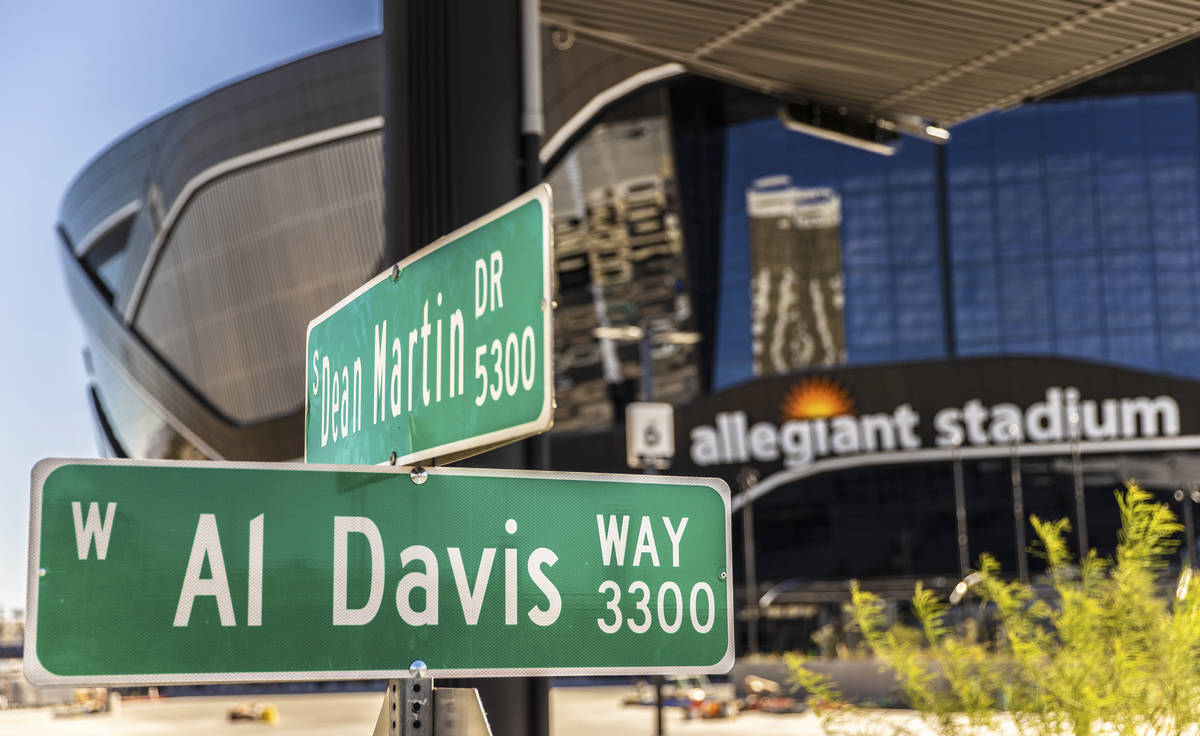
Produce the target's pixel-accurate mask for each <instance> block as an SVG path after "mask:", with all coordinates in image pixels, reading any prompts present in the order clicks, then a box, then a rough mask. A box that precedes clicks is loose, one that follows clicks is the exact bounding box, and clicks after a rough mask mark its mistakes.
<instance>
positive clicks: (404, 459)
mask: <svg viewBox="0 0 1200 736" xmlns="http://www.w3.org/2000/svg"><path fill="white" fill-rule="evenodd" d="M533 201H537V202H539V203H541V206H542V299H541V303H542V347H543V352H544V356H543V365H542V375H544V376H545V380H544V381H543V382H542V384H543V388H544V391H543V394H542V409H541V411H540V412H538V415H537V418H536V419H532V420H530V421H528V422H524V423H522V424H515V425H513V426H511V427H505V428H504V429H497V430H495V431H492V432H487V433H485V434H480V435H475V436H474V437H468V438H465V439H461V440H454V441H453V442H447V443H446V444H444V445H438V446H436V447H431V448H429V449H427V450H421V451H420V452H410V453H408V454H407V455H398V456H397V457H396V460H395V463H396V464H397V465H409V464H413V463H414V462H417V461H426V462H428V461H432V460H438V459H439V458H442V457H445V456H448V455H458V458H462V457H464V455H460V454H459V453H465V452H470V451H471V450H475V449H478V450H479V451H481V452H482V451H484V450H487V449H490V448H492V447H495V446H498V445H502V444H506V443H508V442H515V441H516V440H519V439H522V438H525V437H529V436H532V435H536V434H540V433H542V432H546V431H548V430H549V429H550V428H551V427H552V426H554V295H553V284H552V273H553V271H554V228H553V226H552V225H551V218H552V217H553V216H554V201H553V196H552V194H551V191H550V185H549V184H545V183H543V184H539V185H537V186H536V187H534V188H533V189H530V190H529V191H528V192H525V193H524V194H522V195H521V196H519V197H517V198H516V199H513V200H511V201H509V202H507V203H505V204H504V205H502V206H500V207H498V208H496V209H494V210H492V211H491V212H489V213H487V214H486V215H483V216H481V217H478V218H476V219H474V220H472V221H471V222H469V223H467V224H466V225H463V226H462V227H460V228H458V229H457V230H455V231H454V232H452V233H450V234H449V235H443V236H442V237H440V238H438V239H437V240H435V241H433V242H432V243H430V244H429V245H427V246H425V247H424V248H422V249H420V250H419V251H417V252H415V253H413V254H411V255H409V256H408V257H407V258H405V259H404V260H402V261H400V262H399V263H397V264H396V267H397V268H399V269H400V270H401V271H404V269H405V268H407V267H408V266H410V265H412V264H413V263H415V262H417V261H419V260H421V259H422V258H424V257H426V256H428V255H430V254H432V253H433V252H435V251H437V250H439V249H441V248H443V247H445V246H447V245H450V244H451V243H453V242H455V241H456V240H458V239H459V238H461V237H463V236H464V235H467V234H468V233H470V232H472V231H475V230H478V229H479V228H481V227H483V226H484V225H487V224H488V223H490V222H492V221H494V220H498V219H499V218H501V217H503V216H504V215H507V214H508V213H509V212H512V211H513V210H516V209H518V208H520V207H522V206H524V205H526V204H528V203H529V202H533ZM391 278H392V269H391V268H389V269H388V270H386V271H384V272H383V273H381V274H379V275H377V276H375V278H373V279H371V280H370V281H368V282H367V283H365V284H363V285H362V286H360V287H358V288H357V289H355V290H354V291H352V292H350V293H349V294H348V295H347V296H345V297H343V298H342V299H341V301H339V302H338V303H337V304H334V305H333V306H332V307H330V308H329V309H326V310H325V311H324V312H322V313H321V314H320V315H318V316H317V317H315V318H313V319H312V320H311V321H310V322H309V323H308V330H307V331H306V332H305V335H304V363H305V368H304V417H305V431H304V461H305V462H308V413H309V401H310V400H311V398H312V397H311V396H310V395H309V385H308V365H309V363H310V359H311V356H312V353H311V352H310V350H309V349H310V346H311V345H312V342H311V341H312V331H313V328H314V327H316V326H317V325H319V324H321V323H322V322H324V321H325V320H327V319H329V318H330V317H332V316H333V315H334V314H335V313H337V312H338V311H339V310H341V309H342V308H343V307H345V306H346V305H348V304H350V303H351V302H353V301H354V300H355V299H357V298H358V297H359V296H361V295H362V294H363V293H365V292H366V291H367V290H369V289H371V288H372V287H374V286H375V285H376V284H378V283H380V282H382V281H385V280H388V279H391ZM375 462H377V463H389V462H391V459H390V458H386V457H385V458H380V459H378V460H376V461H375ZM439 462H440V461H439Z"/></svg>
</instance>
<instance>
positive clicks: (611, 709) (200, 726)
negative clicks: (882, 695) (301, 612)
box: [0, 687, 822, 736]
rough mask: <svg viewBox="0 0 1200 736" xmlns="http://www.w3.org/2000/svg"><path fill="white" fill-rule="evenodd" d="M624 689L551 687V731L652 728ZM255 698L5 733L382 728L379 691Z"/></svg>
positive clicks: (797, 729) (758, 719)
mask: <svg viewBox="0 0 1200 736" xmlns="http://www.w3.org/2000/svg"><path fill="white" fill-rule="evenodd" d="M627 692H628V688H624V687H586V688H584V687H567V688H555V689H554V690H552V691H551V692H550V716H551V733H552V734H554V735H555V736H600V734H604V735H605V736H607V735H608V734H632V735H634V736H641V735H643V734H644V735H646V736H649V734H651V733H653V728H654V709H653V708H650V707H645V706H623V705H621V704H620V700H621V697H622V696H623V695H625V694H626V693H627ZM255 699H256V698H255V697H254V696H249V697H247V696H236V695H230V696H203V697H187V698H164V699H162V700H159V701H158V702H156V703H151V702H149V701H144V700H142V701H126V702H125V703H123V704H122V706H121V710H120V712H119V713H115V714H101V715H93V716H75V717H69V718H61V717H60V718H56V717H54V712H53V709H50V708H37V709H14V710H7V711H0V734H3V735H4V736H26V735H27V734H28V735H29V736H59V735H62V736H68V735H69V734H89V735H94V736H105V735H106V734H135V735H137V736H142V735H146V736H150V735H151V734H179V733H187V734H196V735H197V736H208V735H210V734H213V735H215V734H220V735H221V736H253V734H257V733H260V732H261V733H262V734H263V736H266V734H268V733H269V734H271V735H272V736H284V734H289V735H292V734H294V735H295V736H323V735H325V734H335V733H336V734H362V736H368V735H369V734H370V733H371V729H372V728H373V727H374V725H375V718H376V716H377V715H378V713H379V706H380V704H381V703H382V700H383V696H382V694H380V693H321V694H305V695H272V696H261V697H259V698H257V699H260V700H262V701H264V702H267V703H270V704H272V705H274V706H276V708H278V710H279V715H280V720H279V723H278V725H275V726H268V725H265V724H258V723H250V722H231V721H229V720H227V719H226V713H227V712H228V710H229V708H230V707H231V706H233V705H234V704H235V703H239V702H246V701H249V700H255ZM666 726H667V728H666V730H667V733H668V734H669V735H670V736H740V735H743V734H746V735H748V734H763V735H764V736H771V734H793V735H795V736H809V735H811V736H819V735H820V734H822V731H821V729H820V726H819V725H818V724H817V722H816V721H815V720H814V719H813V718H812V716H809V715H807V714H790V715H771V714H767V713H743V714H741V715H739V716H738V717H736V718H731V719H726V720H705V721H701V720H694V721H685V720H684V719H683V714H682V711H681V710H680V709H679V708H668V709H667V711H666Z"/></svg>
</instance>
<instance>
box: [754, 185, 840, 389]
mask: <svg viewBox="0 0 1200 736" xmlns="http://www.w3.org/2000/svg"><path fill="white" fill-rule="evenodd" d="M746 209H747V211H748V213H749V215H750V269H751V279H750V297H751V308H750V319H751V336H752V342H753V346H754V372H755V374H756V375H762V374H771V373H787V372H790V371H794V370H799V369H802V368H806V367H808V366H816V365H831V364H836V363H842V362H845V360H846V332H845V326H844V325H845V319H844V317H845V299H844V293H843V288H842V253H841V220H842V211H841V198H840V197H839V196H838V194H837V192H835V191H833V190H832V189H828V188H823V187H821V188H801V187H796V186H792V182H791V177H788V176H786V175H780V176H769V177H764V178H761V179H757V180H755V182H754V184H753V185H752V186H751V188H750V189H748V190H747V191H746Z"/></svg>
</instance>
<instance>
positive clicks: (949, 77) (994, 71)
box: [541, 0, 1200, 137]
mask: <svg viewBox="0 0 1200 736" xmlns="http://www.w3.org/2000/svg"><path fill="white" fill-rule="evenodd" d="M541 16H542V21H543V22H544V23H545V24H547V25H549V26H552V27H555V28H558V29H560V30H561V31H564V32H566V33H573V34H575V35H577V36H578V37H579V38H581V39H586V40H588V41H591V42H593V43H595V44H598V45H603V46H607V47H610V48H613V49H618V50H621V51H624V52H626V53H630V54H634V55H637V56H642V57H645V58H649V59H656V60H659V61H662V62H665V63H676V64H679V65H682V67H683V68H685V69H686V70H687V71H688V72H691V73H694V74H698V75H701V76H706V77H711V78H714V79H718V80H722V81H725V82H730V83H734V84H737V85H740V86H743V87H748V88H750V89H755V90H759V91H761V92H765V93H767V94H770V95H773V96H776V97H779V98H782V99H783V100H786V101H789V102H793V103H798V104H801V105H804V104H807V105H821V106H825V107H827V108H833V109H839V108H840V109H841V110H840V111H841V114H843V115H846V114H850V115H855V116H859V117H861V118H865V119H866V120H867V121H868V122H877V123H878V124H879V125H880V127H882V128H884V129H885V130H886V129H892V128H896V129H900V130H905V131H907V132H913V133H917V134H921V133H922V132H923V131H925V129H926V125H927V124H932V125H933V126H934V127H933V131H934V132H935V133H937V132H938V129H937V127H936V126H942V127H949V126H952V125H954V124H956V123H960V122H963V121H965V120H968V119H970V118H973V117H975V116H978V115H982V114H983V113H985V112H988V111H991V110H996V109H1004V108H1009V107H1013V106H1016V105H1019V104H1021V103H1022V102H1025V101H1027V100H1032V99H1038V98H1041V97H1045V96H1047V95H1049V94H1052V93H1054V92H1056V91H1059V90H1062V89H1064V88H1066V87H1070V86H1072V85H1074V84H1076V83H1078V82H1081V81H1083V80H1085V79H1089V78H1091V77H1095V76H1097V75H1100V74H1103V73H1104V72H1107V71H1109V70H1111V69H1114V68H1117V67H1120V66H1124V65H1125V64H1128V63H1130V62H1133V61H1136V60H1138V59H1140V58H1142V57H1145V56H1148V55H1150V54H1153V53H1155V52H1157V51H1161V50H1163V49H1165V48H1167V47H1169V46H1173V45H1175V44H1178V43H1181V42H1183V41H1186V40H1188V39H1190V38H1193V37H1194V36H1196V35H1197V34H1200V2H1195V1H1192V0H1100V1H1097V0H950V1H949V2H947V1H944V0H941V1H934V0H606V1H605V2H595V0H542V2H541ZM933 137H938V136H937V135H934V136H933Z"/></svg>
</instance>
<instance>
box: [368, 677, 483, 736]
mask: <svg viewBox="0 0 1200 736" xmlns="http://www.w3.org/2000/svg"><path fill="white" fill-rule="evenodd" d="M413 672H414V676H413V677H412V678H411V679H408V680H391V681H390V682H388V689H387V693H386V694H385V695H384V698H383V707H382V708H380V710H379V718H378V719H376V721H375V730H374V731H372V732H371V733H372V736H433V735H434V734H437V736H492V728H491V726H490V725H489V724H488V720H487V714H485V713H484V712H483V703H482V701H480V699H479V691H478V690H476V689H475V688H472V687H434V686H433V678H432V677H425V676H424V672H423V671H421V670H415V669H414V671H413Z"/></svg>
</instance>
